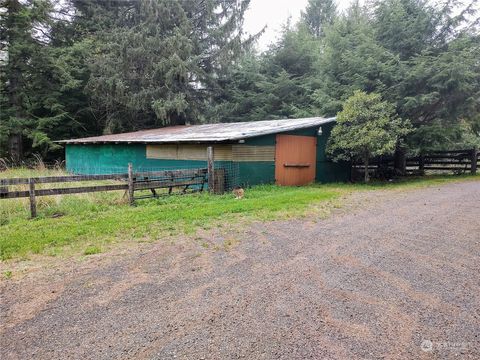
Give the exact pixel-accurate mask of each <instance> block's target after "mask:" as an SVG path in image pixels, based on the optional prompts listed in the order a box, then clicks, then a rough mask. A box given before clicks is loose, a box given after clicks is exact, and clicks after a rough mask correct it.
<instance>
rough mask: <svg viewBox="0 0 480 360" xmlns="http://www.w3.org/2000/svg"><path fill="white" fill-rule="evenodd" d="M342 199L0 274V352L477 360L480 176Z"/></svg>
mask: <svg viewBox="0 0 480 360" xmlns="http://www.w3.org/2000/svg"><path fill="white" fill-rule="evenodd" d="M346 204H347V205H346V206H345V207H344V209H343V210H341V211H339V212H338V213H337V214H334V215H333V216H331V217H329V218H328V219H315V218H304V219H294V220H288V221H273V222H267V223H254V224H251V225H249V226H248V227H245V228H240V229H234V230H231V231H230V232H228V231H225V229H217V230H216V231H213V232H208V233H207V232H206V233H203V234H198V236H197V238H196V239H195V240H193V241H192V240H190V241H186V240H185V241H180V242H176V243H174V244H169V243H166V242H157V243H154V244H148V245H142V246H141V247H139V249H136V250H131V251H128V252H127V253H118V254H111V255H108V256H105V255H103V256H98V257H92V258H91V259H89V260H88V261H86V262H85V263H74V264H72V265H71V266H69V265H68V264H66V265H65V264H64V265H62V266H59V267H58V268H55V269H52V270H51V271H48V272H37V273H35V274H31V275H28V276H25V277H24V278H21V279H12V280H10V281H3V282H2V283H0V358H1V359H130V358H135V359H173V358H178V359H240V358H245V359H322V358H328V359H357V358H358V359H445V358H447V359H448V358H465V359H478V358H480V280H479V279H480V220H479V219H480V182H479V181H473V182H461V183H451V184H448V185H442V186H441V187H439V186H435V187H428V188H423V189H417V190H409V191H371V192H368V193H363V194H360V195H358V194H357V195H353V196H352V197H351V198H350V199H349V200H347V202H346ZM425 350H426V351H425Z"/></svg>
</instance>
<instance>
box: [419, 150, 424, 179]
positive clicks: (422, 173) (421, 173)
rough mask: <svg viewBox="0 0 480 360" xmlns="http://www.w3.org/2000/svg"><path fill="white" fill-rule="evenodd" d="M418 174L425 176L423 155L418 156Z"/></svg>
mask: <svg viewBox="0 0 480 360" xmlns="http://www.w3.org/2000/svg"><path fill="white" fill-rule="evenodd" d="M418 172H419V173H420V175H425V156H424V155H423V154H420V157H419V158H418Z"/></svg>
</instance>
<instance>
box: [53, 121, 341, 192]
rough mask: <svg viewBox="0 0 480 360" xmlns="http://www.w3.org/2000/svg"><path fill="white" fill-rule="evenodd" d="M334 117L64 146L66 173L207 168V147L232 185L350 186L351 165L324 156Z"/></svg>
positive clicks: (154, 132)
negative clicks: (347, 182)
mask: <svg viewBox="0 0 480 360" xmlns="http://www.w3.org/2000/svg"><path fill="white" fill-rule="evenodd" d="M334 123H335V118H321V117H312V118H303V119H286V120H268V121H256V122H240V123H220V124H206V125H191V126H190V125H186V126H173V127H165V128H160V129H151V130H143V131H136V132H130V133H123V134H114V135H103V136H96V137H88V138H82V139H72V140H64V141H62V142H63V143H65V145H66V149H65V157H66V167H67V170H69V171H71V172H75V173H84V174H88V173H108V172H111V171H112V170H116V169H126V167H127V165H128V163H132V164H133V167H134V169H135V170H150V169H185V168H202V167H206V162H207V150H206V149H207V147H209V146H212V147H213V149H214V159H215V168H219V167H224V168H225V169H226V172H227V175H226V176H227V177H230V179H229V184H230V185H232V186H233V185H241V186H249V185H256V184H265V183H277V184H279V185H304V184H308V183H311V182H315V181H316V182H332V181H345V180H347V179H348V178H349V175H350V170H349V166H348V164H345V163H343V164H342V163H334V162H332V161H329V160H328V159H327V158H326V155H325V147H326V143H327V139H328V136H329V134H330V132H331V129H332V127H333V125H334Z"/></svg>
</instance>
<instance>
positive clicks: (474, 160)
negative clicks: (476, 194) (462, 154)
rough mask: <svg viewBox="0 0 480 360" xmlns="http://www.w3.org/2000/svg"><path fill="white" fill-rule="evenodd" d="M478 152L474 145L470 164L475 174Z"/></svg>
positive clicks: (471, 170)
mask: <svg viewBox="0 0 480 360" xmlns="http://www.w3.org/2000/svg"><path fill="white" fill-rule="evenodd" d="M477 154H478V149H477V148H476V147H474V148H473V149H472V163H471V165H470V172H471V173H472V175H475V174H476V173H477Z"/></svg>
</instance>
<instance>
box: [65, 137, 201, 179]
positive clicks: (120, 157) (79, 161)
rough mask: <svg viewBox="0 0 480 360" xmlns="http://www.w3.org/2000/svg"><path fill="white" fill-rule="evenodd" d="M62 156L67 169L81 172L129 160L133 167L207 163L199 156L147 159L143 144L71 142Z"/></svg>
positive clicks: (123, 166) (115, 166)
mask: <svg viewBox="0 0 480 360" xmlns="http://www.w3.org/2000/svg"><path fill="white" fill-rule="evenodd" d="M65 159H66V163H67V170H68V171H72V172H77V173H84V174H93V173H98V174H105V173H108V172H112V171H123V170H125V171H126V170H127V167H128V163H129V162H131V163H132V164H133V168H134V170H148V169H160V168H166V169H171V168H177V169H182V168H201V167H206V166H207V162H206V161H201V160H163V159H147V158H146V146H145V145H144V144H89V145H73V144H72V145H67V146H66V150H65Z"/></svg>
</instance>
